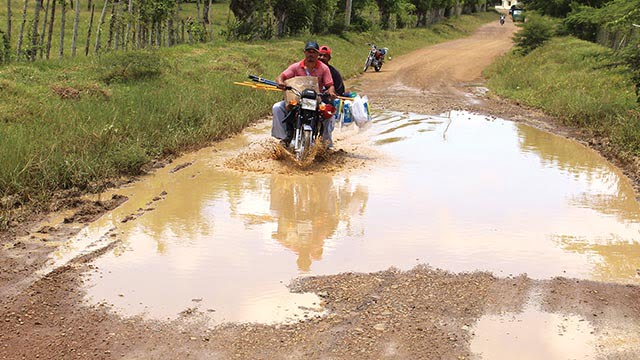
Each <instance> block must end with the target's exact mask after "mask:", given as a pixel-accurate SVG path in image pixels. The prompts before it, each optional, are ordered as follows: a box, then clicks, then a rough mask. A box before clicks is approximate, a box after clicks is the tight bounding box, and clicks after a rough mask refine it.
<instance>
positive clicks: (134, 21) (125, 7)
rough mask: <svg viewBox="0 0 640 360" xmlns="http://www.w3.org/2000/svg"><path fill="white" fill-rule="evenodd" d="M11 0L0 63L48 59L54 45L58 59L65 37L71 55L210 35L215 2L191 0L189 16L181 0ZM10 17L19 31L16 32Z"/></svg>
mask: <svg viewBox="0 0 640 360" xmlns="http://www.w3.org/2000/svg"><path fill="white" fill-rule="evenodd" d="M14 1H16V0H13V1H12V0H7V8H6V14H7V16H6V19H7V22H6V28H5V27H3V29H0V40H2V41H1V42H0V62H8V61H10V60H12V59H15V60H18V61H23V60H28V61H34V60H36V59H38V58H40V59H49V58H50V57H51V56H52V54H51V50H52V47H56V48H57V49H58V57H60V58H62V57H63V56H64V55H65V54H64V51H65V49H66V48H67V46H66V42H68V41H71V50H70V51H71V56H72V57H75V56H77V55H78V54H83V55H85V56H88V55H90V54H98V53H100V52H101V51H105V50H119V49H122V50H126V49H142V48H146V47H149V46H172V45H176V44H180V43H185V42H203V41H209V40H212V39H213V31H212V28H211V21H210V8H211V5H212V3H213V2H214V1H213V0H190V1H189V2H192V3H195V5H196V15H195V16H187V17H185V16H180V11H181V7H182V4H183V3H184V2H186V1H185V0H101V1H96V0H86V1H81V0H24V1H23V2H21V3H20V4H18V3H17V2H14ZM14 7H16V9H14ZM18 7H19V8H18ZM70 12H71V13H72V15H71V16H70V15H68V13H70ZM81 19H82V23H81ZM14 21H17V22H18V24H17V25H18V26H17V28H18V29H19V30H18V31H17V33H15V34H14V32H15V30H14V28H15V27H14V26H13V22H14ZM69 21H72V25H71V26H69V25H70V24H69ZM81 32H84V33H83V34H81ZM54 34H55V35H56V37H57V39H54ZM13 37H15V39H14V38H13ZM81 39H82V42H81V41H80V40H81ZM54 41H58V44H55V43H54ZM12 44H14V45H15V49H12V48H11V46H12Z"/></svg>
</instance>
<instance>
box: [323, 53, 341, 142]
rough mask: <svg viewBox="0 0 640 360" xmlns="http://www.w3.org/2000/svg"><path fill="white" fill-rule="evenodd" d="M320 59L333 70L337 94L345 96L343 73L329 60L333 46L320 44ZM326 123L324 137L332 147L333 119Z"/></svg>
mask: <svg viewBox="0 0 640 360" xmlns="http://www.w3.org/2000/svg"><path fill="white" fill-rule="evenodd" d="M319 59H320V61H322V62H323V63H325V64H326V65H327V66H328V67H329V70H330V71H331V77H332V78H333V87H334V89H335V92H336V94H338V96H344V93H345V92H346V90H345V87H344V81H343V80H342V75H341V74H340V71H338V69H336V68H335V67H333V65H330V64H329V61H331V48H329V47H328V46H326V45H322V46H320V57H319ZM326 125H327V126H325V127H324V132H323V134H322V138H323V139H324V140H325V141H327V143H328V144H329V148H332V147H333V139H332V137H331V133H332V132H333V125H334V124H333V121H327V123H326Z"/></svg>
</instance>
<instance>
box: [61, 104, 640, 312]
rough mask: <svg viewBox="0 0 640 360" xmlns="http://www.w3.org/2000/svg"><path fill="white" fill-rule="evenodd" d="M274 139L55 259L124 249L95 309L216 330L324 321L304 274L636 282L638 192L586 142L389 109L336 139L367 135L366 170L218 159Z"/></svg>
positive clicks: (181, 176) (198, 157)
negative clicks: (199, 322) (427, 272)
mask: <svg viewBox="0 0 640 360" xmlns="http://www.w3.org/2000/svg"><path fill="white" fill-rule="evenodd" d="M445 115H446V114H445ZM268 131H269V126H268V123H264V124H261V126H258V127H256V128H252V129H249V130H248V131H246V132H245V133H244V134H243V135H241V136H238V137H236V138H233V139H230V140H227V141H224V142H222V143H220V144H219V145H217V146H216V147H215V148H207V149H203V150H201V151H199V152H197V153H194V154H190V155H187V156H185V157H183V158H180V159H178V160H176V161H175V162H174V163H173V164H171V165H169V166H167V167H166V168H163V169H159V170H158V171H157V173H156V174H155V175H154V176H150V177H146V178H144V179H142V180H141V181H139V182H137V183H134V184H132V185H131V186H130V187H128V188H126V189H122V190H118V191H116V193H119V194H122V195H126V196H128V197H129V200H128V201H127V202H126V203H125V204H123V205H122V206H120V207H119V208H117V209H116V210H114V211H112V212H110V213H108V214H106V215H105V216H103V217H102V218H101V219H100V220H99V221H97V222H96V223H94V224H91V225H90V226H89V227H88V228H86V229H84V230H83V231H82V233H81V234H80V235H79V236H78V237H77V238H76V239H72V241H70V243H69V244H71V245H69V246H68V247H66V248H64V249H65V250H63V251H60V252H58V253H57V254H56V257H54V259H53V260H55V261H56V263H57V264H59V263H64V262H65V261H66V260H67V259H68V258H71V257H73V256H75V255H77V254H78V253H79V252H81V251H83V250H88V251H91V250H94V249H95V248H96V247H97V246H104V244H109V243H111V242H113V241H114V240H119V242H118V245H117V246H116V247H115V249H114V250H113V251H109V252H107V253H106V254H105V255H103V256H101V257H99V258H97V259H96V260H95V261H94V263H95V266H96V269H97V270H96V271H95V272H93V273H90V274H87V279H88V294H89V298H90V300H91V301H92V302H94V303H96V302H107V303H110V304H113V305H114V308H115V309H116V310H117V311H119V312H121V313H122V314H124V315H138V314H144V315H146V316H148V317H152V318H160V319H165V318H175V317H176V316H178V314H179V313H180V312H183V311H185V310H188V309H193V308H197V309H198V310H199V311H202V312H206V313H208V314H209V315H210V317H211V318H212V319H213V321H214V322H215V323H220V322H223V321H257V322H266V323H270V322H279V321H287V320H295V319H298V318H300V317H304V316H314V315H317V314H321V312H322V311H323V310H322V308H321V306H320V301H319V299H318V298H317V297H316V296H315V295H313V294H291V293H289V292H288V290H287V288H286V284H288V283H289V282H290V280H291V279H292V278H295V277H297V276H307V275H321V274H334V273H339V272H345V271H358V272H370V271H378V270H383V269H387V268H388V267H390V266H395V267H398V268H401V269H409V268H411V267H413V266H414V265H416V264H418V263H426V264H429V265H431V266H434V267H439V268H442V269H446V270H450V271H454V272H460V271H473V270H476V269H479V270H487V271H492V272H494V273H495V274H496V275H498V276H506V275H508V274H514V275H515V274H520V273H527V274H528V275H529V276H530V277H533V278H550V277H553V276H560V275H561V276H567V277H578V278H583V279H593V280H600V281H613V282H621V283H640V277H639V276H638V274H637V273H636V269H639V268H640V242H639V240H638V239H639V232H640V224H639V223H638V219H639V216H640V205H639V204H638V202H637V201H636V199H635V194H634V191H633V188H632V185H631V183H630V181H629V180H628V179H627V178H626V177H624V176H622V174H621V172H620V171H619V170H617V169H616V168H614V167H613V166H612V165H610V164H609V163H607V162H606V161H605V160H604V159H603V158H602V157H600V156H599V155H598V154H596V153H595V152H593V151H591V150H589V149H587V148H585V147H584V146H582V145H580V144H578V143H576V142H574V141H569V140H567V139H564V138H562V137H558V136H554V135H551V134H548V133H545V132H542V131H539V130H537V129H534V128H531V127H529V126H526V125H523V124H518V123H513V122H509V121H504V120H500V119H489V118H486V117H484V116H479V115H474V114H470V113H466V112H453V113H451V114H450V118H447V117H446V116H444V117H428V116H424V115H416V114H402V113H383V114H379V115H377V116H376V117H375V118H374V121H373V123H372V125H371V126H370V127H369V128H368V129H367V130H365V131H363V132H360V133H359V134H356V135H354V136H352V137H350V136H349V134H351V133H354V134H355V133H357V131H354V130H353V129H350V130H341V129H336V131H335V133H336V136H337V137H343V138H344V139H343V140H338V141H337V142H336V146H337V147H338V148H340V147H341V145H340V141H344V143H345V144H346V143H348V142H349V141H355V140H353V139H356V138H357V139H365V140H358V141H362V143H361V144H360V147H359V148H358V150H357V151H356V153H354V154H353V156H355V157H362V158H363V159H367V160H366V161H369V162H370V163H369V165H370V166H367V167H366V169H365V168H364V167H363V168H362V169H359V170H358V169H356V170H352V171H348V172H339V173H337V174H322V173H318V172H316V173H314V174H312V175H310V176H306V175H285V174H268V173H257V172H246V173H241V172H238V171H230V170H229V169H227V168H225V166H224V162H223V161H222V160H221V159H224V158H225V157H226V158H229V157H232V156H234V155H233V154H237V153H238V152H239V151H240V150H242V149H244V148H247V146H248V145H249V144H250V143H254V142H256V141H259V140H260V139H265V138H266V137H267V133H268ZM350 132H351V133H350ZM370 150H372V151H370ZM372 154H373V155H372ZM375 154H380V156H384V157H385V161H379V162H376V156H377V155H375ZM389 159H390V161H389ZM371 162H373V164H371ZM188 163H192V165H190V166H187V167H185V168H183V169H181V170H179V171H172V169H175V168H176V167H177V166H179V165H180V164H188ZM163 192H166V194H163ZM105 196H110V195H108V194H107V195H105ZM154 198H155V200H154ZM128 216H129V217H128ZM124 219H128V221H126V222H122V221H123V220H124ZM100 239H102V240H101V241H99V240H100ZM52 266H54V267H55V266H56V265H55V264H54V265H52Z"/></svg>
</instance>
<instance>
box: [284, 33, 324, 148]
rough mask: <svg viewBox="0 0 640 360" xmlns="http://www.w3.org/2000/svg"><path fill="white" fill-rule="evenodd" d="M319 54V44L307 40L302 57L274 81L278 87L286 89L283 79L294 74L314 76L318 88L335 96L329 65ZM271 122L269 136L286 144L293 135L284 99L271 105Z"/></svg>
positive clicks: (289, 77) (294, 75)
mask: <svg viewBox="0 0 640 360" xmlns="http://www.w3.org/2000/svg"><path fill="white" fill-rule="evenodd" d="M319 55H320V46H318V43H317V42H315V41H309V42H307V43H306V44H305V47H304V59H303V60H302V61H300V62H296V63H293V64H291V65H290V66H289V67H288V68H287V69H286V70H284V71H283V72H282V73H281V74H280V75H278V77H276V83H277V84H278V88H280V89H282V90H284V89H286V85H285V80H288V79H291V78H293V77H296V76H315V77H317V78H318V88H319V89H326V93H327V94H329V96H330V97H331V98H335V96H336V93H335V89H334V86H333V78H332V77H331V71H330V70H329V67H328V66H327V65H325V64H324V63H323V62H322V61H318V57H319ZM272 111H273V124H272V127H271V136H273V137H275V138H276V139H279V140H280V142H281V143H282V145H283V146H285V147H286V146H288V145H289V143H290V142H291V139H292V137H293V134H292V133H288V131H287V126H286V124H285V121H284V120H285V118H286V116H287V113H288V112H289V109H287V104H286V103H285V102H284V101H280V102H277V103H275V104H274V105H273V108H272Z"/></svg>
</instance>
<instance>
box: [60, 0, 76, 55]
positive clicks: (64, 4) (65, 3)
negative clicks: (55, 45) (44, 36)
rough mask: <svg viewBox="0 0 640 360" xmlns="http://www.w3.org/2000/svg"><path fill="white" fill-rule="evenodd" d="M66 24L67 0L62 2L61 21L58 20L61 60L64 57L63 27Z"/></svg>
mask: <svg viewBox="0 0 640 360" xmlns="http://www.w3.org/2000/svg"><path fill="white" fill-rule="evenodd" d="M76 1H78V0H76ZM66 24H67V0H62V19H60V59H62V56H63V55H64V27H65V25H66Z"/></svg>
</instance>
